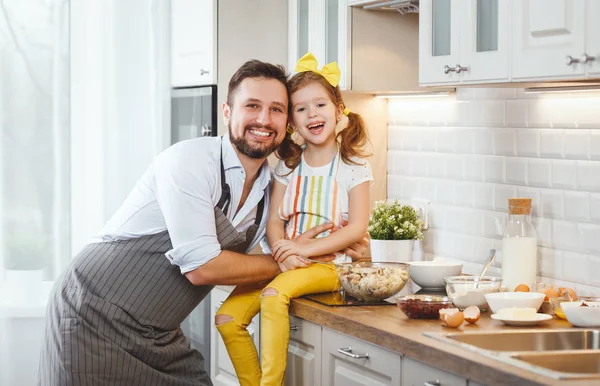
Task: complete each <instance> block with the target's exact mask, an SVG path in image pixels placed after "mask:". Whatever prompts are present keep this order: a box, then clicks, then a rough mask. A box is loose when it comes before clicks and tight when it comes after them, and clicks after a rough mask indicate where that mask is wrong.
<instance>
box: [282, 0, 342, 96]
mask: <svg viewBox="0 0 600 386" xmlns="http://www.w3.org/2000/svg"><path fill="white" fill-rule="evenodd" d="M288 22H289V27H288V28H289V29H288V41H289V47H288V68H289V70H290V71H293V70H294V68H295V67H296V62H297V61H298V59H300V58H301V57H302V56H303V55H304V54H306V53H307V52H309V51H310V52H312V53H313V54H314V55H315V58H317V61H318V62H319V68H320V67H322V66H323V65H324V64H327V63H329V62H334V61H336V62H337V63H338V65H339V66H340V68H341V69H342V78H341V79H340V88H341V89H345V88H346V82H347V76H346V75H345V71H343V69H345V68H346V57H347V46H346V44H347V33H348V1H347V0H288Z"/></svg>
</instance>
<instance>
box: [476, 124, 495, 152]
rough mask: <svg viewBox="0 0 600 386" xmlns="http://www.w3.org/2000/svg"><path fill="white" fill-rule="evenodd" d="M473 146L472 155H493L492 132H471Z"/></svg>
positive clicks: (480, 130) (477, 130)
mask: <svg viewBox="0 0 600 386" xmlns="http://www.w3.org/2000/svg"><path fill="white" fill-rule="evenodd" d="M473 146H474V149H473V153H475V154H483V155H487V154H494V130H492V129H476V130H473Z"/></svg>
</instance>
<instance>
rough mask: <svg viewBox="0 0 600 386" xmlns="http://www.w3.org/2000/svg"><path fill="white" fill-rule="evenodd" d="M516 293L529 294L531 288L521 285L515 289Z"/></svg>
mask: <svg viewBox="0 0 600 386" xmlns="http://www.w3.org/2000/svg"><path fill="white" fill-rule="evenodd" d="M515 292H529V286H528V285H527V284H519V285H518V286H516V287H515Z"/></svg>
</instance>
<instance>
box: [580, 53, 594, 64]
mask: <svg viewBox="0 0 600 386" xmlns="http://www.w3.org/2000/svg"><path fill="white" fill-rule="evenodd" d="M594 60H596V57H595V56H589V55H588V54H585V53H584V54H583V55H581V58H580V59H579V61H581V63H583V64H585V63H587V62H592V61H594Z"/></svg>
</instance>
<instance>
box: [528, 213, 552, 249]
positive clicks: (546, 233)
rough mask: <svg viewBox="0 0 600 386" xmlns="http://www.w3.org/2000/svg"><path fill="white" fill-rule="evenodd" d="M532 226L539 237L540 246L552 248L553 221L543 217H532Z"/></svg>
mask: <svg viewBox="0 0 600 386" xmlns="http://www.w3.org/2000/svg"><path fill="white" fill-rule="evenodd" d="M531 224H532V225H533V227H534V228H535V232H536V233H537V236H538V245H539V246H542V247H548V248H550V247H551V246H552V220H550V219H547V218H543V217H532V219H531Z"/></svg>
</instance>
